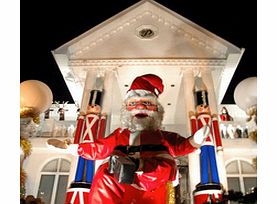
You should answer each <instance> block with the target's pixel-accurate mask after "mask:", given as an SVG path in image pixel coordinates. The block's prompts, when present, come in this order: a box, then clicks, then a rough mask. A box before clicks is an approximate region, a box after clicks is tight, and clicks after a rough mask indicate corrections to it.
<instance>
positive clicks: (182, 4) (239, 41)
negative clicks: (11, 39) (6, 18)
mask: <svg viewBox="0 0 277 204" xmlns="http://www.w3.org/2000/svg"><path fill="white" fill-rule="evenodd" d="M137 2H138V0H113V1H111V0H110V1H107V0H101V1H93V0H90V1H88V0H87V1H85V0H78V1H64V0H55V1H54V0H47V1H37V0H36V1H35V0H28V1H21V2H20V82H22V81H25V80H29V79H36V80H40V81H42V82H44V83H46V84H47V85H48V86H49V88H50V89H51V90H52V92H53V97H54V98H53V100H54V101H69V102H70V103H73V99H72V97H71V95H70V93H69V91H68V89H67V87H66V84H65V82H64V80H63V77H62V75H61V73H60V71H59V68H58V66H57V64H56V62H55V60H54V57H53V56H52V53H51V51H52V50H54V49H56V48H58V47H60V46H61V45H63V44H64V43H66V42H68V41H70V40H72V39H73V38H75V37H77V36H79V35H81V34H82V33H84V32H86V31H88V30H89V29H91V28H92V27H94V26H96V25H98V24H100V23H102V22H103V21H105V20H107V19H108V18H110V17H112V16H113V15H115V14H117V13H119V12H121V11H122V10H124V9H126V8H128V7H129V6H131V5H133V4H135V3H137ZM156 2H158V3H160V4H162V5H164V6H165V7H167V8H169V9H171V10H173V11H175V12H176V13H178V14H180V15H182V16H183V17H185V18H187V19H189V20H191V21H192V22H194V23H196V24H198V25H199V26H201V27H203V28H205V29H207V30H208V31H210V32H212V33H214V34H215V35H218V36H219V37H221V38H223V39H225V40H227V41H229V42H230V43H232V44H234V45H235V46H237V47H239V48H245V52H244V54H243V56H242V59H241V61H240V63H239V65H238V68H237V70H236V72H235V75H234V76H233V79H232V81H231V84H230V85H229V87H228V90H227V93H226V95H225V97H224V99H223V102H222V103H223V104H234V99H233V94H234V89H235V87H236V86H237V84H238V83H239V82H240V81H242V80H243V79H245V78H247V77H251V76H257V2H256V1H242V0H232V1H219V0H208V1H203V0H202V1H200V0H198V1H196V0H194V1H188V0H157V1H156ZM223 2H224V3H223Z"/></svg>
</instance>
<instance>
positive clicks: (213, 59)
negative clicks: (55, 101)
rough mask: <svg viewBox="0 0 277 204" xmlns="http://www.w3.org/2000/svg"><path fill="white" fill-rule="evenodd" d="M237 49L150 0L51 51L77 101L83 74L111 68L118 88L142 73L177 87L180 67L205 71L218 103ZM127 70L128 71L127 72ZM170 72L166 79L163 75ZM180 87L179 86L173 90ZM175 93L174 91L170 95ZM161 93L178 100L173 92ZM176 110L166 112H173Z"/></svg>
mask: <svg viewBox="0 0 277 204" xmlns="http://www.w3.org/2000/svg"><path fill="white" fill-rule="evenodd" d="M243 52H244V49H243V48H242V49H240V48H238V47H236V46H235V45H233V44H231V43H229V42H228V41H226V40H224V39H222V38H220V37H219V36H217V35H215V34H213V33H211V32H209V31H208V30H206V29H204V28H203V27H201V26H199V25H197V24H195V23H193V22H191V21H190V20H189V19H186V18H185V17H183V16H181V15H179V14H177V13H175V12H174V11H172V10H170V9H168V8H166V7H164V6H162V5H161V4H159V3H157V2H155V1H153V0H143V1H140V2H138V3H136V4H134V5H133V6H131V7H129V8H127V9H125V10H124V11H122V12H120V13H118V14H117V15H115V16H113V17H111V18H109V19H108V20H106V21H104V22H103V23H101V24H99V25H97V26H95V27H93V28H91V29H90V30H88V31H87V32H85V33H83V34H81V35H80V36H78V37H76V38H74V39H73V40H71V41H69V42H67V43H66V44H64V45H62V46H60V47H59V48H57V49H55V50H53V51H52V53H53V56H54V57H55V60H56V62H57V64H58V66H59V69H60V71H61V73H62V75H63V77H64V80H65V82H66V84H67V86H68V89H69V90H70V93H71V95H72V97H73V99H74V101H77V102H79V104H80V103H81V99H82V93H83V90H84V86H85V81H86V76H87V72H88V71H90V70H94V71H97V72H105V73H109V72H111V71H112V72H116V73H117V74H116V75H117V76H118V78H117V80H118V85H119V90H120V92H121V93H122V94H121V95H123V93H126V90H125V89H126V87H125V85H126V84H129V83H130V81H128V80H132V79H133V78H134V77H135V76H133V77H131V76H132V74H134V75H138V74H141V73H150V72H151V73H155V70H157V73H156V74H158V75H161V76H164V78H165V83H166V84H168V86H169V87H170V86H171V85H172V84H175V89H176V90H177V87H180V86H179V85H180V84H181V81H180V73H181V72H182V70H185V69H191V68H192V69H199V68H205V69H210V70H211V72H212V78H213V84H214V90H215V95H216V99H217V103H218V104H219V103H220V102H221V100H222V99H223V96H224V94H225V92H226V90H227V87H228V85H229V83H230V81H231V79H232V76H233V74H234V72H235V70H236V68H237V65H238V63H239V61H240V58H241V56H242V54H243ZM131 73H132V74H131ZM168 76H170V77H168ZM178 90H179V89H178ZM174 94H175V95H174ZM174 94H172V93H164V95H165V96H166V98H167V99H168V98H169V97H167V96H171V97H172V101H174V102H167V103H170V104H172V106H171V107H174V104H177V102H178V99H179V98H178V95H177V94H178V91H176V92H174ZM174 111H175V110H168V112H174Z"/></svg>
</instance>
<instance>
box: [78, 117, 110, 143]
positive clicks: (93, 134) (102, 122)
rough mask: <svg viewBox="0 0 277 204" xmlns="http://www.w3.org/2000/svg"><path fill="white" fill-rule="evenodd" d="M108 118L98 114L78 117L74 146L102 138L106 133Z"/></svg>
mask: <svg viewBox="0 0 277 204" xmlns="http://www.w3.org/2000/svg"><path fill="white" fill-rule="evenodd" d="M105 127H106V117H105V116H103V115H102V116H100V115H96V114H87V115H85V116H83V115H81V116H79V117H78V121H77V127H76V132H75V138H74V144H78V143H80V142H92V141H94V140H96V139H97V138H102V137H103V136H104V133H105Z"/></svg>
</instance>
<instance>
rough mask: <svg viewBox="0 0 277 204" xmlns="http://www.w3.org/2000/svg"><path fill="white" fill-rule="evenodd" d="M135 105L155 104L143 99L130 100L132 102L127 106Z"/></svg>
mask: <svg viewBox="0 0 277 204" xmlns="http://www.w3.org/2000/svg"><path fill="white" fill-rule="evenodd" d="M137 105H144V106H156V105H155V104H153V103H151V102H149V101H143V102H137V101H132V102H129V103H128V106H137Z"/></svg>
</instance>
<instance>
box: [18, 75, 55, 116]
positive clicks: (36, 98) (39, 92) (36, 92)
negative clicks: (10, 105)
mask: <svg viewBox="0 0 277 204" xmlns="http://www.w3.org/2000/svg"><path fill="white" fill-rule="evenodd" d="M52 102H53V94H52V91H51V89H50V88H49V87H48V86H47V85H46V84H45V83H43V82H41V81H38V80H27V81H24V82H22V83H20V108H24V107H29V108H33V109H34V113H36V114H39V113H43V112H44V111H46V110H47V109H48V108H49V107H50V106H51V104H52Z"/></svg>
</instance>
